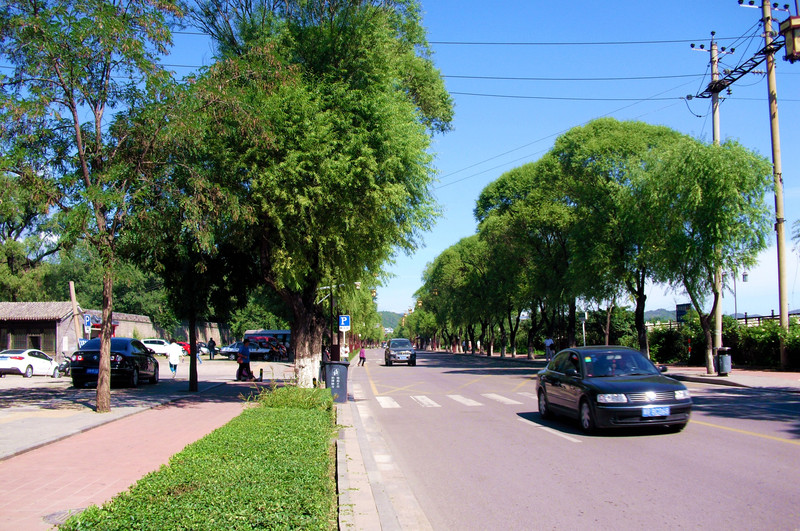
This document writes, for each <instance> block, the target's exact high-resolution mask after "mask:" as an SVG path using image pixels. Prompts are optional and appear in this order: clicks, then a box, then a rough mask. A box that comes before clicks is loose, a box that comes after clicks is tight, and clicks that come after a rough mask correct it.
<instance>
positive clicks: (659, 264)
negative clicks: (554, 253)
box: [633, 139, 771, 374]
mask: <svg viewBox="0 0 800 531" xmlns="http://www.w3.org/2000/svg"><path fill="white" fill-rule="evenodd" d="M770 172H771V169H770V164H769V162H768V161H767V160H766V159H764V158H763V157H761V156H760V155H756V154H754V153H753V152H751V151H749V150H747V149H745V148H743V147H742V146H740V145H739V144H736V143H735V142H726V143H725V144H723V145H722V146H715V145H713V144H704V143H701V142H698V141H695V140H690V139H687V140H683V141H681V142H679V143H675V144H674V145H672V146H668V147H665V148H663V149H661V150H659V151H658V152H654V153H653V154H651V156H650V157H648V158H646V159H645V164H643V165H642V166H641V167H640V169H639V170H637V175H636V177H635V178H634V185H633V187H634V189H635V190H636V191H637V193H638V195H639V196H640V197H641V199H642V202H641V206H642V207H643V209H644V211H645V212H647V213H648V215H647V219H648V223H649V224H651V230H650V232H651V234H652V237H651V238H650V240H649V241H650V242H651V244H650V246H649V247H648V249H647V255H648V257H649V259H650V262H651V263H652V264H654V267H653V276H654V278H655V280H658V281H662V282H666V283H669V284H670V285H671V286H672V287H673V288H675V289H679V290H682V291H684V292H685V293H686V294H687V295H688V296H689V299H690V300H691V301H692V305H693V306H694V308H695V310H696V311H697V312H698V314H699V317H700V323H701V325H702V327H703V330H704V332H705V334H706V368H707V369H708V372H709V374H710V373H713V372H714V367H713V352H712V341H711V333H712V332H711V327H712V315H713V314H714V308H715V307H716V305H717V304H718V303H719V298H720V296H721V293H718V292H715V291H714V290H713V289H712V287H713V286H714V275H715V274H716V272H717V271H718V270H722V271H742V270H745V269H747V268H750V267H752V266H754V265H755V263H756V259H757V256H758V253H759V252H760V251H762V250H763V249H765V248H766V246H767V236H768V234H769V229H770V211H769V208H768V205H767V204H766V201H765V194H766V193H767V191H768V190H769V186H770V183H771V177H770ZM709 293H710V294H711V295H712V297H713V299H712V303H711V309H710V311H708V312H705V311H704V302H705V301H706V299H707V295H708V294H709Z"/></svg>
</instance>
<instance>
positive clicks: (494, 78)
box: [442, 74, 704, 81]
mask: <svg viewBox="0 0 800 531" xmlns="http://www.w3.org/2000/svg"><path fill="white" fill-rule="evenodd" d="M703 75H704V74H675V75H664V76H630V77H515V76H464V75H442V77H443V78H446V79H484V80H491V81H637V80H651V79H677V78H686V77H702V76H703Z"/></svg>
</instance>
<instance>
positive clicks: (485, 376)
mask: <svg viewBox="0 0 800 531" xmlns="http://www.w3.org/2000/svg"><path fill="white" fill-rule="evenodd" d="M489 376H491V375H490V374H484V375H483V376H478V377H477V378H474V379H472V380H470V381H468V382H467V383H464V384H461V385H459V386H458V387H456V388H455V389H453V391H452V392H455V391H458V390H460V389H463V388H465V387H469V386H470V385H472V384H474V383H476V382H480V381H481V380H485V379H486V378H489Z"/></svg>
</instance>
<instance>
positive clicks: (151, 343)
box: [142, 338, 169, 356]
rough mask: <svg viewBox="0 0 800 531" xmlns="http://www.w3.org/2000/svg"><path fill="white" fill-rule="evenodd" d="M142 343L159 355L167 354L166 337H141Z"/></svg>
mask: <svg viewBox="0 0 800 531" xmlns="http://www.w3.org/2000/svg"><path fill="white" fill-rule="evenodd" d="M142 343H144V345H145V346H146V347H147V348H149V349H150V350H152V351H153V352H155V353H156V354H159V355H161V356H168V355H169V341H167V340H166V339H156V338H149V339H142Z"/></svg>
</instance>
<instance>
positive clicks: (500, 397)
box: [481, 393, 522, 405]
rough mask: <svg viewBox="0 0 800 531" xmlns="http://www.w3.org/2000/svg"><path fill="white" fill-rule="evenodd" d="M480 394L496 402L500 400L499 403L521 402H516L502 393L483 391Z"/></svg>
mask: <svg viewBox="0 0 800 531" xmlns="http://www.w3.org/2000/svg"><path fill="white" fill-rule="evenodd" d="M481 396H485V397H486V398H489V399H491V400H495V401H497V402H500V403H501V404H508V405H517V404H522V402H517V401H516V400H513V399H511V398H506V397H505V396H503V395H498V394H495V393H485V394H483V395H481Z"/></svg>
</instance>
